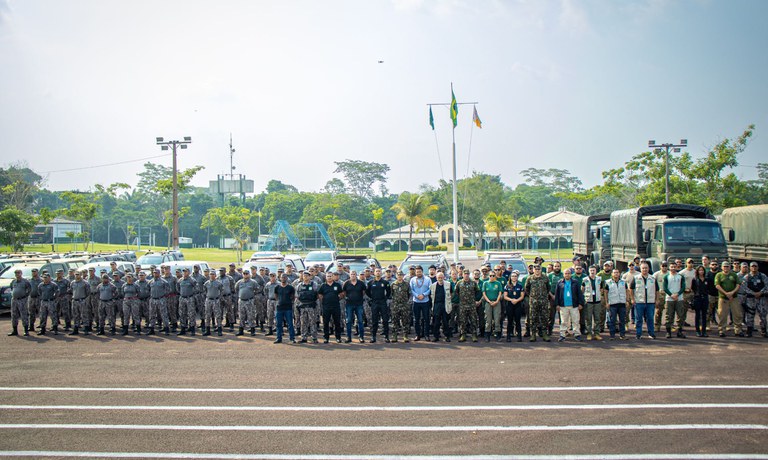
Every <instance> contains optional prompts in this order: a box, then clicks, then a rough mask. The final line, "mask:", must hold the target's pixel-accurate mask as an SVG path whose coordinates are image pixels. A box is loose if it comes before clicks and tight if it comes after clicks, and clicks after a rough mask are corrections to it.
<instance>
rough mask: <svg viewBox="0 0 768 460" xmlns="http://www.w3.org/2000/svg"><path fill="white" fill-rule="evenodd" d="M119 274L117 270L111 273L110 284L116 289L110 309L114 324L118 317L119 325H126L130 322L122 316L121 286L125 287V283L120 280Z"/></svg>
mask: <svg viewBox="0 0 768 460" xmlns="http://www.w3.org/2000/svg"><path fill="white" fill-rule="evenodd" d="M120 273H121V272H120V271H118V270H114V271H112V284H114V285H115V287H116V288H117V295H116V296H115V300H114V302H113V303H112V308H113V309H114V311H115V324H117V317H118V316H119V317H120V324H127V323H128V322H130V318H126V317H124V316H123V286H124V285H125V281H123V280H122V279H121V277H120Z"/></svg>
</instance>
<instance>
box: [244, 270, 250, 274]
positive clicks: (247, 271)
mask: <svg viewBox="0 0 768 460" xmlns="http://www.w3.org/2000/svg"><path fill="white" fill-rule="evenodd" d="M250 274H251V271H250V270H243V275H250Z"/></svg>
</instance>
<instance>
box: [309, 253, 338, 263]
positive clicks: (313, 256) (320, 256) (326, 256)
mask: <svg viewBox="0 0 768 460" xmlns="http://www.w3.org/2000/svg"><path fill="white" fill-rule="evenodd" d="M336 257H338V254H337V253H336V251H309V253H307V256H306V257H304V264H305V265H306V266H307V267H311V266H312V265H316V264H323V265H324V266H325V267H328V266H330V265H331V264H332V263H333V262H334V261H336Z"/></svg>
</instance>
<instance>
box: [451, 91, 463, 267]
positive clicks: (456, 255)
mask: <svg viewBox="0 0 768 460" xmlns="http://www.w3.org/2000/svg"><path fill="white" fill-rule="evenodd" d="M451 94H453V82H451ZM451 138H452V140H453V262H454V263H456V265H457V266H458V264H459V245H460V244H461V242H460V241H459V215H458V213H457V211H456V210H457V209H458V207H459V206H458V203H459V195H458V193H457V186H456V125H454V126H453V129H451Z"/></svg>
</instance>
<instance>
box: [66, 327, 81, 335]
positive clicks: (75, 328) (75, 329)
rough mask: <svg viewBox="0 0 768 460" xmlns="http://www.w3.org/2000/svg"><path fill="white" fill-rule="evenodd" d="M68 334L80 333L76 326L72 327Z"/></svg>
mask: <svg viewBox="0 0 768 460" xmlns="http://www.w3.org/2000/svg"><path fill="white" fill-rule="evenodd" d="M69 335H80V333H79V332H78V331H77V326H75V327H74V328H72V332H70V333H69Z"/></svg>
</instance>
